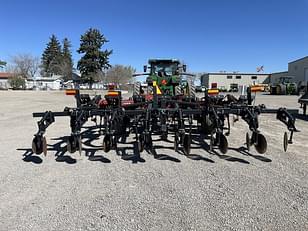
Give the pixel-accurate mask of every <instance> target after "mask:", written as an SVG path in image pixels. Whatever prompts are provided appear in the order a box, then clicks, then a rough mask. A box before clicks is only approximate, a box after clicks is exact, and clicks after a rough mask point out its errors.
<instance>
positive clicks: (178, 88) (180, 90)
mask: <svg viewBox="0 0 308 231" xmlns="http://www.w3.org/2000/svg"><path fill="white" fill-rule="evenodd" d="M175 95H182V88H181V86H175Z"/></svg>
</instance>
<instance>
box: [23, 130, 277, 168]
mask: <svg viewBox="0 0 308 231" xmlns="http://www.w3.org/2000/svg"><path fill="white" fill-rule="evenodd" d="M85 128H86V130H84V131H83V132H82V134H81V136H82V137H83V144H84V146H86V147H82V151H83V152H85V156H86V157H88V160H89V161H96V162H102V163H111V160H109V159H107V158H106V157H104V156H103V155H97V154H96V152H98V151H101V150H102V149H103V148H102V145H94V144H93V141H96V140H99V139H100V138H101V137H100V136H101V134H100V132H99V131H98V130H97V128H96V127H95V126H89V127H85ZM68 138H69V137H68V136H62V137H58V138H54V139H52V140H55V141H57V142H56V143H55V144H52V145H48V146H47V147H48V148H47V150H48V151H53V152H55V154H54V155H55V157H56V161H57V162H64V163H67V164H76V163H77V160H76V159H74V158H72V157H71V156H69V155H66V153H67V149H66V142H67V140H68ZM206 139H209V136H206V135H192V144H194V145H195V146H194V147H191V150H192V152H193V153H192V154H190V155H187V156H186V157H187V158H188V159H190V160H194V161H206V162H208V163H215V161H213V160H211V159H209V158H207V157H204V156H201V155H199V154H196V153H194V152H195V151H197V150H199V149H200V148H202V149H203V150H205V151H206V152H208V153H209V154H211V155H216V156H218V157H219V158H220V159H222V160H225V161H230V162H239V163H243V164H250V162H249V161H247V160H244V159H241V158H237V157H233V156H229V155H226V154H221V153H220V152H217V151H216V150H218V148H217V147H214V148H213V149H212V150H211V149H210V146H209V144H208V143H207V142H206V141H205V140H206ZM161 140H162V139H156V140H153V141H154V142H155V141H161ZM164 142H166V141H164ZM167 143H173V141H172V140H167ZM125 144H133V147H117V149H116V154H117V155H118V156H121V159H123V160H125V161H131V162H132V163H134V164H136V163H144V162H145V159H143V158H142V157H141V156H140V152H139V149H138V146H137V143H136V142H134V141H131V142H127V143H125ZM159 149H170V150H174V148H173V147H170V146H169V147H165V146H163V145H154V146H153V147H152V148H151V149H146V150H145V151H146V152H147V153H149V154H151V155H153V157H154V159H156V160H167V161H172V162H175V163H180V162H181V160H180V159H178V158H176V157H172V156H170V155H167V154H160V153H157V152H158V150H159ZM17 150H18V151H24V153H23V161H25V162H32V163H35V164H41V163H42V162H43V160H42V159H41V158H40V157H39V156H37V155H33V153H32V150H31V148H26V149H17ZM229 150H233V151H236V152H238V153H240V154H242V155H245V156H249V157H253V158H255V159H257V160H260V161H263V162H271V161H272V160H271V159H269V158H267V157H264V156H261V155H254V154H251V153H250V152H248V150H247V149H246V147H243V146H242V147H240V148H229ZM145 151H144V153H145ZM177 153H179V154H181V155H184V153H183V150H182V148H181V147H179V149H178V151H177ZM197 153H198V152H197Z"/></svg>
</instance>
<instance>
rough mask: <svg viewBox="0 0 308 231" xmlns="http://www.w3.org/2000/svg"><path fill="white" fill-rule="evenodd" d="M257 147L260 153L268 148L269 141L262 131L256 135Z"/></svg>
mask: <svg viewBox="0 0 308 231" xmlns="http://www.w3.org/2000/svg"><path fill="white" fill-rule="evenodd" d="M254 145H255V149H256V150H257V152H258V153H260V154H264V153H265V152H266V150H267V141H266V139H265V137H264V135H262V134H261V133H258V134H257V135H256V142H255V144H254Z"/></svg>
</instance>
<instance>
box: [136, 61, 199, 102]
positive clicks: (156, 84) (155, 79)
mask: <svg viewBox="0 0 308 231" xmlns="http://www.w3.org/2000/svg"><path fill="white" fill-rule="evenodd" d="M143 69H144V73H143V74H137V75H135V76H139V75H148V77H147V78H146V83H147V86H148V87H147V92H148V94H152V95H153V93H154V90H156V94H158V95H167V96H178V95H184V96H190V97H195V88H194V84H193V83H192V81H189V80H187V79H185V78H183V76H184V75H186V76H194V75H192V74H188V73H186V65H184V64H183V65H182V64H181V63H180V61H179V60H177V59H150V60H149V65H145V66H144V68H143ZM148 70H149V72H148ZM142 93H144V90H143V89H142V88H141V84H140V83H136V84H135V87H134V95H140V94H142Z"/></svg>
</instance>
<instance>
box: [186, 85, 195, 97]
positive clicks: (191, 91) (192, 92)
mask: <svg viewBox="0 0 308 231" xmlns="http://www.w3.org/2000/svg"><path fill="white" fill-rule="evenodd" d="M188 96H190V97H193V98H195V97H196V87H195V85H194V83H193V82H192V81H189V82H188Z"/></svg>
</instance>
